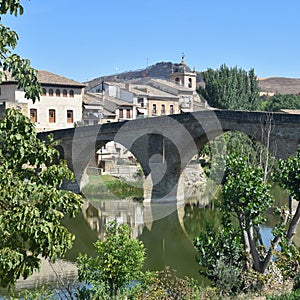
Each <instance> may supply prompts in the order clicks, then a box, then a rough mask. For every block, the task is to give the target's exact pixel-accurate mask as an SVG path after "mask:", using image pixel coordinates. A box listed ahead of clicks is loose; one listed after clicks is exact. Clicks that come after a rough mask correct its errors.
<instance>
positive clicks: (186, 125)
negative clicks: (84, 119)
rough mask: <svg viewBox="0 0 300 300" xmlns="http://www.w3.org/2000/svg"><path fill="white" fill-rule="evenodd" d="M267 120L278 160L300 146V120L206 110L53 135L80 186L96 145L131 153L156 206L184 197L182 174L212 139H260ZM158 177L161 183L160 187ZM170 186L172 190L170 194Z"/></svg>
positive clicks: (79, 128) (265, 114)
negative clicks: (240, 135) (114, 145)
mask: <svg viewBox="0 0 300 300" xmlns="http://www.w3.org/2000/svg"><path fill="white" fill-rule="evenodd" d="M268 116H271V118H272V122H273V123H274V128H273V130H272V135H271V139H272V140H273V141H277V143H274V144H276V146H277V150H276V155H277V157H283V158H285V157H287V156H288V155H292V154H294V153H296V151H297V147H298V145H299V143H300V140H299V139H300V126H299V124H300V115H287V114H281V113H274V114H271V115H270V114H268V113H263V112H239V111H223V110H214V111H212V110H207V111H199V112H194V113H185V114H179V115H173V116H163V117H155V118H147V119H139V120H132V121H127V122H120V123H110V124H104V125H95V126H86V127H78V128H72V129H66V130H58V131H53V132H52V133H53V135H54V138H55V139H59V140H61V141H62V142H61V146H62V147H63V149H64V156H65V159H67V161H68V163H69V166H71V168H72V170H73V171H74V172H75V175H76V177H77V178H78V180H79V183H80V184H81V183H82V179H81V178H80V176H81V177H82V174H83V173H84V170H85V166H86V165H87V163H88V159H87V156H88V155H87V154H88V153H95V147H96V146H97V145H101V144H102V143H103V144H104V143H105V142H107V141H116V142H118V143H120V144H122V145H124V146H125V147H126V148H127V149H129V150H130V151H131V152H132V153H133V154H134V155H135V157H136V158H137V159H138V160H139V162H140V163H141V165H142V167H143V170H144V173H145V176H146V181H147V179H148V183H149V186H148V187H149V191H150V196H151V199H152V201H153V200H154V199H157V201H168V200H169V199H174V197H175V198H178V195H180V194H181V193H182V190H181V183H180V176H181V173H182V170H183V169H184V168H185V166H186V164H187V163H188V162H189V161H190V159H191V157H192V155H193V154H194V153H196V152H197V151H198V149H199V148H200V147H201V146H203V145H204V144H205V143H207V141H208V140H212V139H213V138H214V137H216V136H217V135H220V134H222V133H224V132H226V131H230V130H237V131H241V132H244V133H246V134H247V135H249V136H253V137H254V138H255V139H257V140H261V122H262V121H263V120H264V118H266V117H268ZM48 134H49V133H47V132H44V133H40V134H39V135H38V136H39V137H40V139H46V136H47V135H48ZM166 157H167V158H168V159H166ZM159 159H160V161H159ZM153 167H154V169H153ZM157 178H162V180H160V181H159V182H157V181H158V180H157ZM80 184H79V187H80ZM170 186H173V187H174V188H173V189H170ZM159 190H160V192H158V191H159Z"/></svg>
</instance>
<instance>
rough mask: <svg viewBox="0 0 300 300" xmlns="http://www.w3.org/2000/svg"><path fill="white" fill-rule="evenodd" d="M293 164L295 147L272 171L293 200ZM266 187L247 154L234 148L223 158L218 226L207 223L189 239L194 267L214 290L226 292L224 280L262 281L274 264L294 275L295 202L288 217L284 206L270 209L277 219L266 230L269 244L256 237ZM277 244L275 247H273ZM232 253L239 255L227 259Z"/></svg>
mask: <svg viewBox="0 0 300 300" xmlns="http://www.w3.org/2000/svg"><path fill="white" fill-rule="evenodd" d="M299 166H300V150H299V151H298V153H297V155H295V156H292V157H289V158H288V159H286V160H279V162H278V166H277V169H276V170H275V172H274V174H273V176H272V177H273V179H276V181H277V182H278V184H280V185H281V186H282V187H283V188H285V189H286V190H287V191H288V192H289V193H290V194H291V195H292V196H293V197H295V199H297V200H298V199H299V195H300V189H299V186H300V177H299V176H300V175H299V170H300V168H299ZM269 188H270V186H269V185H268V184H267V183H265V181H264V180H263V171H262V169H261V168H260V167H257V166H255V165H253V164H251V163H249V158H248V157H247V156H241V154H240V153H239V152H237V153H233V154H231V155H229V156H228V157H227V158H226V168H225V176H224V182H223V187H222V201H221V204H220V205H219V209H220V210H221V212H222V226H221V228H220V229H219V231H216V230H215V229H213V228H212V227H208V228H207V232H206V233H204V234H203V233H202V234H200V236H199V238H197V239H195V246H196V248H197V250H198V252H199V256H200V258H199V261H200V265H201V266H202V269H201V270H200V272H203V274H204V275H205V276H207V277H208V278H210V279H211V280H212V282H213V285H214V286H216V287H217V288H218V290H220V291H224V292H227V293H230V292H232V286H230V282H231V283H233V284H234V283H235V282H238V283H240V284H241V285H240V287H243V288H244V289H245V290H246V289H248V287H250V288H251V285H252V287H255V286H257V287H258V286H259V284H262V285H264V284H266V283H267V282H268V280H271V279H272V278H271V277H272V276H270V275H268V274H267V273H268V272H269V271H270V272H272V270H271V268H272V267H274V265H275V267H276V268H277V270H278V268H279V271H280V273H281V275H282V276H283V279H284V280H287V279H291V278H294V276H295V274H297V273H298V272H299V262H300V256H299V251H298V250H297V249H296V247H295V246H294V245H293V244H292V243H291V241H292V238H293V235H294V234H295V231H296V227H297V224H298V221H299V208H298V209H297V211H296V213H295V215H294V216H293V218H292V220H291V221H290V223H288V214H287V209H286V208H284V207H283V208H278V209H277V210H275V212H277V213H278V216H279V218H278V220H279V221H278V224H277V225H276V226H275V227H274V229H273V230H272V233H273V236H274V237H273V239H272V240H271V246H270V247H269V249H268V248H267V247H266V246H265V245H264V243H263V241H262V239H261V236H260V225H262V224H264V223H265V222H266V212H267V210H269V209H270V208H271V207H272V205H273V203H274V200H273V197H272V196H271V195H270V192H269ZM227 244H229V245H230V246H231V247H233V246H234V245H236V248H233V249H231V251H230V253H226V252H225V253H224V247H225V249H227V247H228V246H227ZM278 245H280V246H281V247H280V249H277V246H278ZM275 250H277V251H275ZM233 253H236V255H237V257H238V256H239V258H236V260H234V259H229V258H230V257H231V255H233ZM273 260H275V263H274V264H272V261H273ZM232 261H238V262H240V263H242V267H243V268H241V267H239V266H235V265H232ZM228 270H231V271H230V272H227V271H228ZM239 271H241V273H239ZM251 278H253V280H251V281H252V283H250V279H251ZM249 283H250V285H249ZM253 283H254V285H253ZM235 288H236V287H235Z"/></svg>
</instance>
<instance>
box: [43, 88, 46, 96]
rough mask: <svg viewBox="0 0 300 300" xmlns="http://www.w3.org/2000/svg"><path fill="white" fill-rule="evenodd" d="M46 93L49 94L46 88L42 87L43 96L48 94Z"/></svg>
mask: <svg viewBox="0 0 300 300" xmlns="http://www.w3.org/2000/svg"><path fill="white" fill-rule="evenodd" d="M46 94H47V91H46V89H45V88H42V96H46Z"/></svg>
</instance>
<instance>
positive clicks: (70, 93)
mask: <svg viewBox="0 0 300 300" xmlns="http://www.w3.org/2000/svg"><path fill="white" fill-rule="evenodd" d="M69 95H70V97H71V98H74V91H73V90H70V91H69Z"/></svg>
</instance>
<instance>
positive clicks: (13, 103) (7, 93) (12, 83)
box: [0, 71, 85, 131]
mask: <svg viewBox="0 0 300 300" xmlns="http://www.w3.org/2000/svg"><path fill="white" fill-rule="evenodd" d="M38 81H39V82H40V84H41V87H42V94H41V96H40V101H36V102H35V103H33V102H32V101H31V100H27V99H26V98H25V93H24V91H23V90H22V89H18V88H17V82H16V80H14V79H13V78H12V77H10V76H7V77H6V78H3V80H2V83H1V84H0V103H1V110H2V111H3V110H4V109H6V108H10V107H16V108H19V109H21V111H22V113H23V114H24V115H26V116H28V117H29V118H30V120H31V121H32V122H33V123H35V126H36V130H37V131H49V130H54V129H63V128H70V127H74V124H76V123H77V122H79V121H81V119H82V98H83V92H84V87H85V85H84V84H82V83H79V82H77V81H74V80H71V79H68V78H65V77H62V76H60V75H56V74H53V73H50V72H48V71H38Z"/></svg>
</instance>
